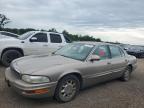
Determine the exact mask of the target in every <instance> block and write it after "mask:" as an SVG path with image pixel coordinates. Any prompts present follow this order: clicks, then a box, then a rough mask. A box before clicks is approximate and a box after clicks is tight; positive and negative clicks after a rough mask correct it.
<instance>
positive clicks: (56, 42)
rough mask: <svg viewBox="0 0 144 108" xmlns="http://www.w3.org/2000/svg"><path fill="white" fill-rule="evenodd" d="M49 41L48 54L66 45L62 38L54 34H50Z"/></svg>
mask: <svg viewBox="0 0 144 108" xmlns="http://www.w3.org/2000/svg"><path fill="white" fill-rule="evenodd" d="M49 40H50V41H49V45H48V47H49V53H52V52H54V51H56V50H57V49H59V48H61V47H63V46H64V45H65V44H66V42H65V41H64V37H63V36H62V35H60V34H56V33H50V34H49Z"/></svg>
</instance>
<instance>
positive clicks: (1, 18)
mask: <svg viewBox="0 0 144 108" xmlns="http://www.w3.org/2000/svg"><path fill="white" fill-rule="evenodd" d="M10 22H11V20H10V19H9V18H7V17H6V16H5V15H4V14H0V31H8V32H12V33H15V34H18V35H21V34H24V33H26V32H28V31H36V30H37V29H34V28H25V29H19V28H4V26H5V25H6V24H8V23H10ZM41 31H49V32H58V31H57V30H56V29H55V28H51V29H48V30H43V29H42V30H41ZM62 33H63V34H64V35H66V36H68V37H69V38H70V39H71V40H72V41H97V42H101V39H99V38H94V37H93V36H89V35H78V34H71V33H69V32H68V31H66V30H63V31H62Z"/></svg>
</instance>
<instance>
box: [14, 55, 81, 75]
mask: <svg viewBox="0 0 144 108" xmlns="http://www.w3.org/2000/svg"><path fill="white" fill-rule="evenodd" d="M77 62H80V61H78V60H74V59H70V58H66V57H63V56H59V55H55V56H47V55H43V56H29V57H22V58H19V59H17V60H14V62H13V63H12V65H13V66H14V68H15V69H17V71H18V72H20V73H21V74H34V73H38V72H39V71H42V70H48V69H50V68H51V69H52V68H56V66H62V65H65V64H70V63H77Z"/></svg>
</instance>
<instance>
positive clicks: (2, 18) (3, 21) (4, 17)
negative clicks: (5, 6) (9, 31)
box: [0, 14, 10, 29]
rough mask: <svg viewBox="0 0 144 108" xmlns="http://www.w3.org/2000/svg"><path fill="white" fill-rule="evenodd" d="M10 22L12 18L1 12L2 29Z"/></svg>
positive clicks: (0, 24)
mask: <svg viewBox="0 0 144 108" xmlns="http://www.w3.org/2000/svg"><path fill="white" fill-rule="evenodd" d="M9 22H10V19H9V18H7V17H6V16H5V15H3V14H0V29H2V28H4V26H5V25H6V24H8V23H9Z"/></svg>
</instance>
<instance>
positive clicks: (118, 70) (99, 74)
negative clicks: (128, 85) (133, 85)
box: [83, 67, 125, 78]
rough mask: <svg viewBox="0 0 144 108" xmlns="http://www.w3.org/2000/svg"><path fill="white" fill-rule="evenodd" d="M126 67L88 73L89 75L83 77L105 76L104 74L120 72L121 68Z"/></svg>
mask: <svg viewBox="0 0 144 108" xmlns="http://www.w3.org/2000/svg"><path fill="white" fill-rule="evenodd" d="M124 69H125V67H123V68H119V69H115V70H112V71H105V72H102V73H97V74H92V75H87V76H84V77H83V78H95V77H100V76H104V75H108V74H112V73H118V72H120V71H121V70H124Z"/></svg>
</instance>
